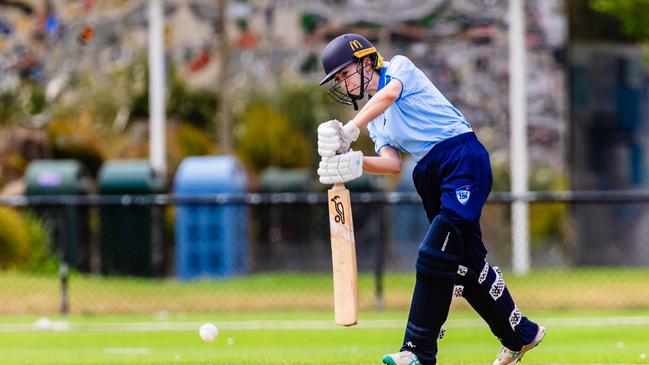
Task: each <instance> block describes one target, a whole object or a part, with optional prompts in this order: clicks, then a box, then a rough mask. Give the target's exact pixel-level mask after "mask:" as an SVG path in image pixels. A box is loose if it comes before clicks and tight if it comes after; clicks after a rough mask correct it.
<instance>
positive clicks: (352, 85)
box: [334, 62, 361, 96]
mask: <svg viewBox="0 0 649 365" xmlns="http://www.w3.org/2000/svg"><path fill="white" fill-rule="evenodd" d="M359 67H360V64H359V63H357V62H354V63H352V64H350V65H348V66H347V67H345V68H344V69H343V70H342V71H340V72H338V73H337V74H336V75H335V76H334V79H335V82H336V83H341V84H344V85H345V88H346V89H347V93H348V94H350V95H356V96H358V95H360V84H361V74H360V72H359V71H360V69H359Z"/></svg>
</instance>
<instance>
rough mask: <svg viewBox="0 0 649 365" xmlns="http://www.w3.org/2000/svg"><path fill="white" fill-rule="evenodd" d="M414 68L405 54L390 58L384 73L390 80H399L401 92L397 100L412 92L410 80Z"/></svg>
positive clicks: (413, 73)
mask: <svg viewBox="0 0 649 365" xmlns="http://www.w3.org/2000/svg"><path fill="white" fill-rule="evenodd" d="M415 70H416V67H415V64H414V63H412V61H410V59H408V58H407V57H405V56H400V55H397V56H394V57H392V59H391V60H390V65H389V66H388V70H387V72H386V75H387V76H388V77H389V78H390V80H398V81H399V82H401V94H399V97H398V98H397V100H399V99H401V98H402V97H403V96H406V95H408V94H409V93H411V92H412V85H413V83H412V82H411V80H412V78H413V77H414V75H415Z"/></svg>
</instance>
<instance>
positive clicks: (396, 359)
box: [383, 351, 421, 365]
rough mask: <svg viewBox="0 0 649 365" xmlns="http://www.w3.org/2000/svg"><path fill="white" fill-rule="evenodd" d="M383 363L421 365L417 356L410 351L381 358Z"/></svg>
mask: <svg viewBox="0 0 649 365" xmlns="http://www.w3.org/2000/svg"><path fill="white" fill-rule="evenodd" d="M383 363H384V364H386V365H421V363H420V362H419V359H418V358H417V355H415V354H413V353H412V352H410V351H401V352H397V353H396V354H389V355H385V356H383Z"/></svg>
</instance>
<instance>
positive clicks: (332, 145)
mask: <svg viewBox="0 0 649 365" xmlns="http://www.w3.org/2000/svg"><path fill="white" fill-rule="evenodd" d="M341 129H342V123H340V122H339V121H337V120H330V121H328V122H325V123H322V124H320V125H319V126H318V154H319V155H320V156H322V157H332V156H334V155H335V154H336V151H337V150H338V149H340V130H341Z"/></svg>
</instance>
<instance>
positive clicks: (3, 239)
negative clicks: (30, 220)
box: [0, 207, 31, 269]
mask: <svg viewBox="0 0 649 365" xmlns="http://www.w3.org/2000/svg"><path fill="white" fill-rule="evenodd" d="M30 255H31V242H30V237H29V233H28V232H27V230H26V229H25V220H24V219H23V217H22V216H21V215H20V214H19V213H18V212H16V211H15V210H13V209H10V208H5V207H0V269H9V268H15V267H22V266H24V265H25V264H27V262H29V258H30Z"/></svg>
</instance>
